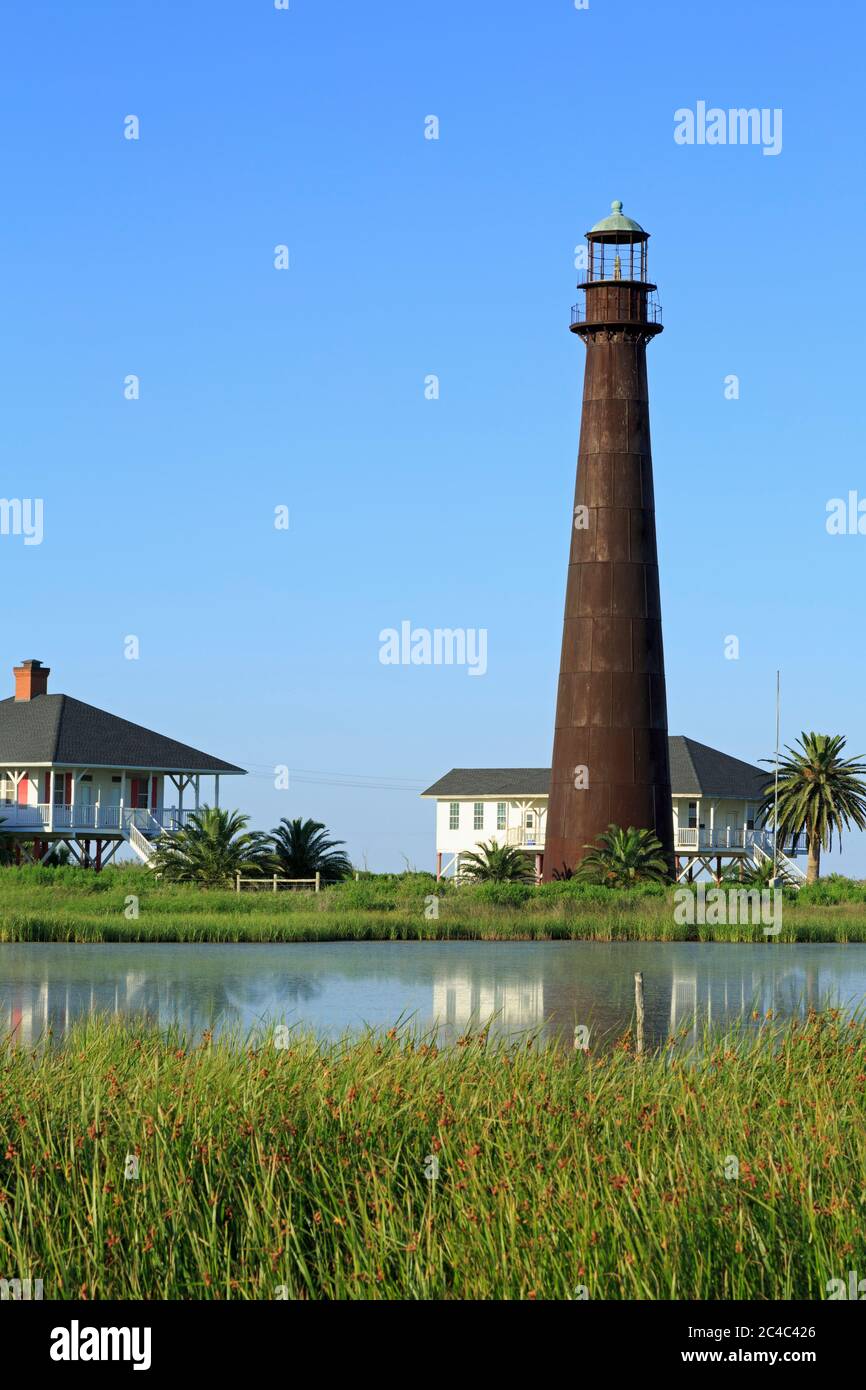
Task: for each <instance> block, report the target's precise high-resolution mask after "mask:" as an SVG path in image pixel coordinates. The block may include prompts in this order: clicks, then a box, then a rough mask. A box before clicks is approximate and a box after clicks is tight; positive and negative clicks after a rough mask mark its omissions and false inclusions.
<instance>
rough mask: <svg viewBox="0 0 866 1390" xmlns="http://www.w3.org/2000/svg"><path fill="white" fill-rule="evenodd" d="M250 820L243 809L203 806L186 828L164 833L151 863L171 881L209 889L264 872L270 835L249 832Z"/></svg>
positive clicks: (191, 815)
mask: <svg viewBox="0 0 866 1390" xmlns="http://www.w3.org/2000/svg"><path fill="white" fill-rule="evenodd" d="M248 823H249V816H244V815H241V813H240V812H239V811H225V810H222V809H221V808H220V807H219V806H202V807H201V809H200V810H198V811H193V812H191V813H190V815H189V816H188V817H187V822H186V825H185V826H184V827H183V829H182V830H174V831H167V832H166V833H165V834H164V835H161V836H160V838H159V840H158V841H157V846H156V852H155V854H154V856H153V859H152V860H151V866H152V868H153V869H155V871H156V872H157V873H158V874H161V875H162V877H163V878H165V879H167V880H169V881H170V882H174V883H199V884H201V885H202V886H204V887H208V888H220V887H223V886H225V885H226V884H229V883H231V882H232V880H233V879H234V877H235V875H236V874H238V873H241V872H243V873H249V874H257V873H261V872H262V870H263V869H264V868H266V867H268V840H267V836H265V835H263V834H261V833H259V832H252V831H248V830H247V829H246V827H247V825H248Z"/></svg>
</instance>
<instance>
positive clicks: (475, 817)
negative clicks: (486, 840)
mask: <svg viewBox="0 0 866 1390" xmlns="http://www.w3.org/2000/svg"><path fill="white" fill-rule="evenodd" d="M472 829H473V830H483V829H484V802H483V801H473V803H472Z"/></svg>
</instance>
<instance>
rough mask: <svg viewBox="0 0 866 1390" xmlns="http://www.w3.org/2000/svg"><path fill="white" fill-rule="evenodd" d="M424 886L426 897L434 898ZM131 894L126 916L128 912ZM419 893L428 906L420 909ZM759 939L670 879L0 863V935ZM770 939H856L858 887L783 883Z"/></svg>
mask: <svg viewBox="0 0 866 1390" xmlns="http://www.w3.org/2000/svg"><path fill="white" fill-rule="evenodd" d="M434 896H435V903H434V901H433V900H434ZM133 898H134V899H135V900H136V903H137V912H138V915H137V916H133V915H130V913H131V912H132V911H133V908H134V907H135V904H133V903H132V902H131V901H130V900H131V899H133ZM431 903H433V905H434V906H435V907H436V908H437V909H438V916H436V917H431V916H429V915H428V914H429V911H430V906H431ZM431 939H452V940H479V941H495V940H504V941H518V940H529V941H533V940H589V941H683V940H706V941H710V940H713V941H763V940H765V938H764V935H763V932H762V929H761V927H760V926H757V925H756V926H752V925H749V924H744V925H729V926H703V927H688V926H681V925H678V924H677V922H676V921H675V919H674V898H673V891H672V890H665V889H663V888H658V887H650V888H642V889H635V890H631V891H627V892H626V891H623V890H619V889H608V888H596V887H590V886H586V885H581V884H577V883H574V882H568V883H550V884H543V885H541V886H540V887H528V886H526V885H522V884H504V885H496V884H485V885H478V886H465V887H460V888H455V887H454V886H453V884H450V883H448V884H446V883H440V884H437V883H436V882H435V880H434V879H433V878H432V877H431V876H430V875H427V874H399V875H398V874H395V875H387V874H382V875H378V876H376V877H366V878H362V879H361V881H360V882H357V883H356V882H354V881H350V882H348V883H343V884H339V885H337V886H335V887H333V888H328V889H326V890H325V891H323V892H321V893H319V894H312V893H306V892H305V893H295V892H285V891H284V892H280V893H277V894H274V893H272V892H270V891H261V890H257V891H254V892H244V893H242V894H240V895H238V894H236V893H234V892H231V891H225V892H222V891H215V890H202V889H198V888H195V887H188V886H185V885H167V884H159V883H158V882H157V881H156V880H155V879H154V877H153V875H152V874H151V873H150V872H149V871H148V870H147V869H144V868H137V867H129V868H127V867H124V868H109V869H106V870H105V871H104V872H103V873H101V874H95V873H92V872H90V871H87V870H82V869H71V868H66V869H42V868H31V867H28V868H21V869H10V868H7V869H2V870H0V941H186V942H193V941H342V940H346V941H388V940H431ZM777 939H778V940H780V941H782V942H792V941H815V942H834V941H838V942H863V941H866V887H864V885H862V884H854V883H851V881H850V880H844V879H838V878H830V879H828V880H826V882H824V883H821V884H819V885H817V886H816V887H815V888H808V889H803V890H802V891H801V892H800V893H799V894H786V898H785V903H784V911H783V920H782V932H781V935H780V936H779V938H777Z"/></svg>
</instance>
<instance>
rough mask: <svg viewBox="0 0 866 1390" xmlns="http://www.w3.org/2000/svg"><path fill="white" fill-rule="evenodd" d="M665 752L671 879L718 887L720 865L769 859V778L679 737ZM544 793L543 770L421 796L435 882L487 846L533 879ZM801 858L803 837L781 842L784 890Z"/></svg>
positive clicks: (484, 771)
mask: <svg viewBox="0 0 866 1390" xmlns="http://www.w3.org/2000/svg"><path fill="white" fill-rule="evenodd" d="M669 748H670V765H671V786H672V797H673V822H674V848H675V851H676V869H677V877H678V879H686V878H687V879H689V880H690V879H692V878H693V877H694V874H695V872H700V871H701V870H706V871H707V872H708V873H710V874H711V875H712V876H713V878H715V879H717V880H718V879H719V878H720V877H721V872H722V865H723V863H724V862H725V861H727V862H731V861H732V860H743V861H751V862H754V861H756V860H760V859H762V858H763V857H765V856H767V855H769V856H770V857H772V854H773V832H772V831H770V830H767V828H766V827H765V826H764V825H763V824H762V823H761V822H760V820H759V817H758V807H759V805H760V802H761V800H762V797H763V794H764V791H765V789H766V788H767V787H768V786H769V785H770V783H771V781H772V773H771V772H769V771H764V770H762V769H761V768H759V767H754V766H753V765H752V764H751V763H745V762H742V761H741V760H740V759H739V758H732V757H730V756H729V755H728V754H727V753H720V752H719V751H718V750H717V749H715V748H708V747H707V745H706V744H704V743H697V742H696V741H695V739H692V738H684V737H683V736H682V735H674V736H672V737H671V738H670V740H669ZM549 786H550V769H549V768H546V767H482V768H467V767H455V768H452V769H451V771H450V772H448V773H446V774H445V776H444V777H441V778H440V779H439V781H438V782H434V784H433V786H432V787H428V788H427V790H426V791H425V792H423V793H422V796H423V797H425V798H427V799H428V800H431V801H435V802H436V876H437V878H440V877H442V876H443V875H445V874H453V875H455V876H458V877H459V874H460V856H461V854H467V853H471V852H473V851H475V850H476V849H477V847H478V845H479V844H480V843H482V842H483V841H484V842H486V841H490V840H496V841H497V842H498V843H499V844H508V845H512V846H514V847H515V848H518V849H522V850H525V851H526V852H527V854H531V855H532V856H533V857H534V861H535V871H536V874H537V875H538V876H539V878H540V877H541V874H542V871H543V868H544V840H545V831H546V826H547V798H548V791H549ZM781 848H782V847H781V846H780V850H781ZM805 853H806V839H805V836H804V835H799V836H797V837H795V838H794V839H793V840H792V838H791V837H790V836H789V837H788V838H787V840H786V842H785V844H784V853H781V852H780V855H779V859H778V862H779V867H780V872H781V874H782V876H783V877H787V878H789V879H790V881H791V882H792V883H797V884H799V883H801V882H803V880H804V879H805V875H804V874H803V871H802V870H801V869H800V868H799V866H798V865H797V864H796V863H795V862H794V859H795V858H796V856H797V855H801V854H805Z"/></svg>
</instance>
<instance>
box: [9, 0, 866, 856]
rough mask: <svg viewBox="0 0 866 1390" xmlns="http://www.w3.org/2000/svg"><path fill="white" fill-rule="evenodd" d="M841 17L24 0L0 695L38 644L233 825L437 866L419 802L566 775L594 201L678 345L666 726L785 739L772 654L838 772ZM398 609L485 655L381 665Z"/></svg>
mask: <svg viewBox="0 0 866 1390" xmlns="http://www.w3.org/2000/svg"><path fill="white" fill-rule="evenodd" d="M816 21H817V22H816ZM863 27H864V26H863V20H862V17H861V15H860V12H859V11H858V10H856V9H854V8H852V7H850V6H848V5H841V4H838V3H833V0H831V3H829V4H825V5H823V6H822V7H821V10H820V12H819V11H818V10H816V9H815V8H814V7H811V6H809V7H807V6H805V5H802V4H781V3H764V4H762V5H760V6H755V5H754V4H753V3H746V2H745V0H732V2H731V3H728V4H727V5H725V6H724V7H722V8H721V9H720V8H719V7H696V6H692V5H685V4H672V3H666V2H665V0H660V2H658V3H655V4H653V5H645V4H639V3H636V0H630V2H629V3H614V0H590V5H589V8H588V9H586V10H581V11H578V10H576V9H575V8H574V4H573V0H545V2H544V3H535V4H529V3H518V0H499V2H498V3H495V2H494V0H440V3H438V4H436V5H422V4H417V3H416V4H410V3H406V0H403V2H402V3H398V0H378V3H369V4H365V5H359V4H357V3H352V0H315V3H314V0H291V8H290V10H289V11H288V12H286V11H277V10H275V9H274V8H273V3H272V0H244V2H243V3H233V4H230V3H220V2H219V0H215V3H207V4H191V3H189V0H181V2H180V3H178V0H174V3H168V0H165V3H147V2H146V0H140V3H135V4H131V5H123V6H119V5H117V4H116V3H108V2H107V0H106V3H103V4H98V3H92V0H89V2H84V0H82V3H78V4H76V5H74V6H73V5H54V6H51V7H48V8H46V7H43V6H38V7H37V6H33V5H27V4H24V3H20V2H19V3H12V4H10V5H9V6H8V7H7V10H6V14H5V19H4V26H3V42H2V49H0V74H2V81H0V132H2V147H0V172H2V180H3V189H4V194H5V197H4V200H3V202H4V210H3V215H2V219H0V253H2V271H0V273H2V281H3V294H2V317H3V332H2V340H0V341H2V347H0V352H2V358H3V360H2V371H3V386H4V389H3V393H2V415H0V418H2V427H0V429H2V432H0V459H2V469H3V485H2V493H3V495H4V496H6V497H22V498H28V497H29V498H33V497H40V498H42V499H44V539H43V541H42V544H41V545H38V546H36V545H34V546H25V545H24V544H23V539H22V538H21V537H20V536H19V537H16V536H3V537H0V574H2V578H3V592H4V622H3V632H4V642H3V651H4V652H5V656H4V657H2V660H0V665H2V663H3V662H5V667H6V668H7V670H8V671H9V675H8V690H9V693H11V689H12V678H11V667H12V665H13V663H14V662H17V661H18V660H20V659H22V658H26V657H31V656H36V657H39V658H40V659H42V660H43V661H46V662H48V663H49V664H50V665H51V667H52V673H53V674H52V678H51V689H53V690H55V691H58V690H62V691H65V692H67V693H69V694H74V695H77V696H78V697H79V698H81V699H84V700H88V701H91V702H92V703H95V704H97V705H100V706H102V707H104V708H107V709H110V710H112V711H114V712H116V713H118V714H122V715H124V716H125V717H127V718H130V719H133V720H136V721H138V722H141V723H143V724H146V725H148V726H150V727H153V728H156V729H159V730H160V731H162V732H164V733H167V734H170V735H172V736H174V737H177V738H180V739H183V740H185V741H188V742H190V743H192V744H194V745H196V746H199V747H203V748H204V749H206V750H208V751H210V752H213V753H215V754H217V755H219V756H222V757H225V758H227V759H230V760H232V761H236V762H239V763H240V764H242V765H243V766H245V767H248V768H250V769H251V773H252V775H251V776H249V777H248V778H246V779H244V781H243V782H242V783H240V784H236V787H232V788H231V792H229V790H228V789H226V795H225V796H224V798H223V799H224V801H225V800H226V799H231V800H237V801H239V803H240V804H241V805H242V806H243V808H244V809H245V810H247V811H249V812H250V813H251V814H252V816H253V818H254V821H255V823H256V824H257V825H260V826H263V827H267V826H270V825H272V824H274V823H275V822H276V820H277V819H278V818H279V817H280V816H282V815H312V816H315V817H316V818H318V819H321V820H324V821H325V822H326V823H327V824H328V825H329V826H330V827H331V828H332V829H333V831H334V832H335V833H336V834H337V835H338V836H340V837H341V838H344V839H345V840H346V841H347V842H348V845H349V848H350V850H351V853H352V855H353V857H354V859H355V860H356V862H359V863H361V862H366V863H367V864H368V865H369V867H371V868H376V869H384V868H391V867H396V868H399V867H402V864H403V857H404V856H405V857H406V858H407V859H408V860H409V862H410V863H413V864H416V865H417V866H418V867H429V866H431V865H432V863H433V851H434V841H433V826H432V809H431V808H430V806H429V805H428V804H427V803H424V802H420V801H418V799H417V797H416V795H415V794H414V789H420V788H421V787H423V786H424V785H426V784H428V783H429V782H432V781H433V780H434V779H435V778H437V777H438V776H440V775H441V774H442V773H444V772H445V771H447V769H448V768H450V767H452V766H455V765H458V766H459V765H464V766H465V765H524V766H525V765H543V764H546V763H547V762H548V761H549V758H550V749H551V742H552V730H553V713H554V695H555V683H556V673H557V666H558V660H559V646H560V640H561V621H562V604H563V594H564V582H565V566H566V556H567V548H568V541H569V527H570V520H571V501H572V491H573V485H574V467H575V458H576V451H577V440H578V428H579V411H580V393H581V387H582V373H583V364H584V349H583V347H582V346H581V344H580V343H579V342H578V341H577V340H576V339H574V338H573V337H572V335H570V334H569V333H568V331H567V328H568V322H569V311H570V306H571V303H572V302H573V301H574V300H575V299H576V298H577V294H576V292H575V289H574V285H575V282H576V279H577V278H578V277H577V273H576V271H575V269H574V248H575V246H576V244H577V243H578V242H579V241H580V240H581V239H582V236H583V233H584V232H585V230H586V228H587V227H588V226H590V225H591V224H592V223H593V222H595V221H596V220H597V219H598V218H600V217H602V216H604V215H605V213H606V212H607V210H608V208H609V205H610V202H611V200H612V199H613V198H621V199H622V200H623V202H624V204H625V211H626V212H627V213H629V214H631V215H632V216H634V217H636V218H637V219H638V220H639V221H640V222H641V223H643V225H644V226H645V227H647V228H648V230H649V231H651V233H652V240H651V242H650V258H651V259H650V265H651V269H652V272H653V278H655V279H656V280H657V282H658V285H659V295H660V298H661V301H662V304H663V305H664V316H665V324H666V329H665V332H664V334H663V335H662V336H661V337H660V338H659V339H658V340H657V341H656V342H655V343H653V344H652V346H651V347H650V350H649V351H650V384H651V392H652V418H653V446H654V462H655V480H656V504H657V509H658V516H657V520H658V533H659V546H660V562H661V577H662V601H663V613H664V622H665V644H666V658H667V677H668V701H669V723H670V728H671V731H672V732H675V733H686V734H689V735H691V736H692V737H694V738H696V739H699V740H701V741H703V742H706V743H709V744H712V745H714V746H716V747H719V748H722V749H724V750H726V751H728V752H730V753H733V754H736V755H738V756H741V757H744V758H747V759H750V760H752V759H757V758H759V757H761V756H763V755H768V754H769V753H771V751H772V746H773V738H774V707H773V701H774V681H775V671H776V669H777V667H781V669H782V682H783V741H789V742H790V741H793V739H794V738H795V737H796V736H797V734H798V733H799V732H800V730H801V729H811V728H815V729H818V730H824V731H829V732H841V733H844V734H847V735H848V738H849V751H850V752H851V753H860V752H866V713H864V701H863V697H862V686H863V675H864V664H866V663H864V656H863V616H862V613H863V592H864V583H863V575H864V566H866V535H863V536H861V535H850V536H848V535H846V536H831V535H828V533H827V529H826V525H825V522H826V515H827V513H826V507H827V503H828V501H829V500H830V499H831V498H834V497H847V495H848V493H849V491H852V490H853V491H858V493H859V496H861V497H863V498H864V499H866V462H864V450H863V430H864V421H863V385H862V372H863V343H862V329H863V322H864V312H863V311H864V305H863V279H862V274H861V259H862V256H861V247H860V244H859V240H858V237H857V232H858V231H859V230H860V228H861V227H862V226H864V225H866V223H864V209H863V201H864V194H863V178H862V141H863V114H862V98H861V90H862V77H861V72H860V67H861V55H862V47H863ZM699 101H705V102H706V103H707V104H708V106H710V107H713V106H716V107H721V108H724V109H728V108H731V107H758V108H768V109H770V110H775V109H777V108H779V109H781V110H782V112H783V126H782V130H783V145H782V150H781V153H779V154H778V155H776V156H767V155H764V154H763V152H762V149H761V148H760V147H758V146H743V145H737V146H735V145H728V146H710V145H693V146H682V145H678V144H677V143H676V142H675V140H674V138H673V137H674V128H675V122H674V113H675V111H677V110H678V109H681V108H692V109H694V108H696V105H697V103H698V102H699ZM129 115H136V116H137V117H138V118H139V121H140V138H139V139H138V140H127V139H125V138H124V120H125V118H126V117H127V116H129ZM430 115H435V116H437V117H438V120H439V123H440V126H439V139H438V140H428V139H425V138H424V129H425V118H426V117H427V116H430ZM281 244H285V245H287V246H288V248H289V258H290V268H289V269H288V270H287V271H278V270H276V269H275V268H274V247H275V246H277V245H281ZM131 373H134V374H136V375H138V376H139V377H140V382H141V387H140V399H139V400H137V401H128V400H126V399H124V379H125V378H126V377H127V375H128V374H131ZM429 374H436V375H437V376H438V377H439V381H440V397H439V399H438V400H427V399H425V393H424V383H425V378H426V377H427V376H428V375H429ZM731 374H734V375H736V376H738V377H739V381H740V397H739V399H738V400H726V399H725V391H724V383H725V378H726V377H727V376H729V375H731ZM280 505H283V506H286V507H288V508H289V510H290V517H291V521H290V526H289V529H288V530H287V531H279V530H276V529H275V527H274V524H273V521H274V508H275V507H277V506H280ZM406 619H408V620H410V621H411V622H412V623H413V625H415V626H424V627H428V628H435V627H462V628H484V629H486V630H487V633H488V671H487V674H486V675H485V676H484V677H483V678H472V677H470V676H469V675H468V673H467V671H466V670H465V669H459V668H453V667H452V668H447V667H417V666H409V667H389V666H383V665H382V664H381V663H380V661H379V632H380V630H381V629H383V628H388V627H399V625H400V623H401V621H403V620H406ZM731 634H733V635H736V636H737V637H738V638H739V643H740V656H739V659H738V660H736V661H731V660H726V659H725V655H724V643H725V638H726V637H727V636H728V635H731ZM129 635H135V636H137V637H138V639H139V643H140V656H139V659H138V660H135V661H130V660H126V659H125V657H124V639H125V638H126V637H127V636H129ZM278 764H285V765H287V766H289V767H290V768H291V769H292V770H293V772H292V777H291V783H290V787H289V789H288V790H287V791H279V790H277V789H276V788H275V787H274V785H273V769H274V767H275V766H276V765H278ZM401 788H402V789H401ZM842 862H843V865H844V867H845V868H846V869H848V870H849V871H852V872H858V873H861V874H863V873H866V843H864V842H863V841H862V839H861V837H859V836H853V837H851V838H850V839H848V840H847V841H846V853H845V855H844V857H843V861H842Z"/></svg>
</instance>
